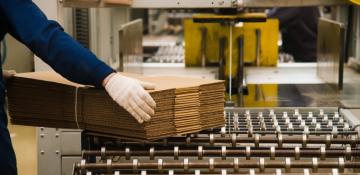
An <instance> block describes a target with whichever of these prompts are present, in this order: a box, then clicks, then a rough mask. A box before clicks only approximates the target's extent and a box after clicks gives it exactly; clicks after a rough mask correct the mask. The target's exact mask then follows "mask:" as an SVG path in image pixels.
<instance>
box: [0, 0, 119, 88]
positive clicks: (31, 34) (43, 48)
mask: <svg viewBox="0 0 360 175" xmlns="http://www.w3.org/2000/svg"><path fill="white" fill-rule="evenodd" d="M0 11H1V12H2V15H4V19H5V20H6V21H5V24H6V26H4V27H5V29H6V30H7V32H8V33H10V34H11V35H12V36H14V37H15V38H16V39H17V40H19V41H20V42H22V43H23V44H25V45H26V46H27V47H29V49H30V50H32V51H33V52H34V53H35V54H36V55H37V56H39V57H40V58H41V59H42V60H43V61H45V62H46V63H47V64H49V65H50V66H51V67H52V68H53V69H54V70H55V71H56V72H58V73H60V74H61V75H62V76H64V77H65V78H67V79H69V80H71V81H74V82H77V83H81V84H86V85H94V86H98V87H100V86H101V84H102V81H103V80H104V78H105V77H106V76H107V75H109V74H110V73H112V72H113V69H111V68H110V67H109V66H107V65H106V64H105V63H103V62H102V61H100V60H99V59H98V58H97V57H96V56H95V55H94V54H93V53H91V52H90V51H89V50H88V49H86V48H84V47H83V46H82V45H80V44H79V43H78V42H77V41H75V40H74V39H73V38H71V37H70V36H69V35H68V34H66V33H65V32H64V31H63V29H62V27H61V26H60V25H59V24H58V23H57V22H55V21H51V20H48V19H47V18H46V16H45V15H44V14H43V13H42V11H41V10H40V9H39V8H38V7H37V6H36V5H35V4H34V3H33V2H32V1H31V0H0Z"/></svg>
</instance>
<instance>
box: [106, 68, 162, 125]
mask: <svg viewBox="0 0 360 175" xmlns="http://www.w3.org/2000/svg"><path fill="white" fill-rule="evenodd" d="M104 81H106V82H105V83H104V86H105V89H106V91H107V92H108V94H109V95H110V97H111V98H112V99H113V100H114V101H115V102H116V103H117V104H119V105H120V106H121V107H123V108H124V109H125V110H126V111H128V112H129V113H130V114H131V115H132V116H133V117H134V118H135V119H136V120H137V121H138V122H139V123H143V122H144V121H145V122H146V121H149V120H150V119H151V116H153V115H154V113H155V111H154V109H155V107H156V103H155V101H154V99H153V98H152V97H151V96H150V94H149V93H148V92H146V91H145V90H144V88H145V89H148V90H151V89H155V85H154V84H151V83H148V82H142V81H139V80H135V79H132V78H128V77H125V76H123V75H120V74H118V73H113V74H110V75H109V76H108V77H107V78H106V79H105V80H104Z"/></svg>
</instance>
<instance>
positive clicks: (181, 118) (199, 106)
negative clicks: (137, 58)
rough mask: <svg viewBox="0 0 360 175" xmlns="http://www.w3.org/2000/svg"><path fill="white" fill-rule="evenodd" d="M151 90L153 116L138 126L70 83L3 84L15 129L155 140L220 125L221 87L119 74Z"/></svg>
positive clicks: (97, 94)
mask: <svg viewBox="0 0 360 175" xmlns="http://www.w3.org/2000/svg"><path fill="white" fill-rule="evenodd" d="M123 75H124V76H128V77H132V78H135V79H138V80H141V81H147V82H151V83H154V84H155V85H156V89H155V90H149V91H148V92H149V93H150V95H151V96H152V97H153V98H154V100H155V102H156V109H155V115H154V116H153V117H152V119H151V120H150V121H149V122H145V123H143V124H139V123H137V121H136V120H135V119H134V118H133V117H132V116H131V115H130V114H129V113H128V112H127V111H126V110H124V109H123V108H121V107H119V105H118V104H116V103H115V102H114V101H113V100H112V99H111V97H109V96H108V94H107V93H106V91H105V90H104V89H96V88H94V87H90V86H85V85H80V84H76V83H72V82H70V81H68V80H66V79H65V78H63V77H61V76H60V75H58V74H56V73H54V72H35V73H23V74H17V75H16V76H15V77H14V78H13V79H12V80H10V81H9V83H8V105H9V114H10V117H11V121H12V122H13V123H14V124H22V125H31V126H44V127H55V128H79V129H84V130H88V131H90V132H93V133H96V134H101V135H108V136H116V137H122V138H129V139H135V140H144V139H145V140H154V139H160V138H166V137H170V136H174V135H178V134H187V133H194V132H198V131H200V130H203V129H210V128H213V127H220V126H222V125H224V117H223V111H224V83H223V82H222V81H218V80H202V79H193V78H181V77H172V76H163V77H145V76H141V75H135V74H124V73H123Z"/></svg>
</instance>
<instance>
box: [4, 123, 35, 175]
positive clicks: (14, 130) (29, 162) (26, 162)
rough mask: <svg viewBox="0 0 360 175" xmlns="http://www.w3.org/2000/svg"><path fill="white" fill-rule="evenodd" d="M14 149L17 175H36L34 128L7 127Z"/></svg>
mask: <svg viewBox="0 0 360 175" xmlns="http://www.w3.org/2000/svg"><path fill="white" fill-rule="evenodd" d="M8 128H9V131H10V136H11V139H12V142H13V146H14V149H15V154H16V159H17V167H18V174H19V175H37V158H36V157H37V146H36V144H37V142H36V129H35V127H29V126H19V125H11V124H9V126H8Z"/></svg>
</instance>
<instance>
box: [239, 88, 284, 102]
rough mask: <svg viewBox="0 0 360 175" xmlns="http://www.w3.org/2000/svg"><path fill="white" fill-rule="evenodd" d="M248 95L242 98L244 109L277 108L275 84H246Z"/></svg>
mask: <svg viewBox="0 0 360 175" xmlns="http://www.w3.org/2000/svg"><path fill="white" fill-rule="evenodd" d="M247 87H248V91H249V95H245V96H244V99H243V100H244V107H277V106H278V105H279V104H278V85H277V84H262V85H256V84H248V85H247Z"/></svg>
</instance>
